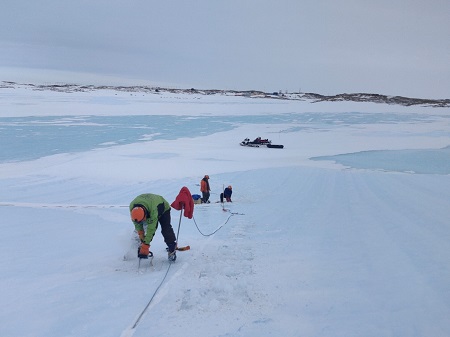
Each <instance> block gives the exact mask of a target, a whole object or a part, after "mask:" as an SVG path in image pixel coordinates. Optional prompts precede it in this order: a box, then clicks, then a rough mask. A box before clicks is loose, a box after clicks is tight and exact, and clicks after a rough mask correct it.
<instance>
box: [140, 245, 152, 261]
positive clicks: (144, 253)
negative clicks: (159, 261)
mask: <svg viewBox="0 0 450 337" xmlns="http://www.w3.org/2000/svg"><path fill="white" fill-rule="evenodd" d="M149 255H150V245H148V244H146V243H142V245H141V247H140V248H139V251H138V258H140V259H148V256H149Z"/></svg>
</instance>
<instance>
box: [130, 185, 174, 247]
mask: <svg viewBox="0 0 450 337" xmlns="http://www.w3.org/2000/svg"><path fill="white" fill-rule="evenodd" d="M136 206H142V207H144V208H145V210H146V215H147V219H146V220H145V223H146V224H147V232H146V233H145V239H144V242H145V243H146V244H150V242H151V241H152V239H153V236H154V235H155V232H156V228H157V227H158V220H159V218H160V217H161V215H163V213H165V212H166V211H168V210H170V205H169V203H168V202H167V201H166V199H164V198H163V197H162V196H160V195H156V194H150V193H147V194H141V195H138V196H137V197H136V198H134V200H133V201H132V202H131V203H130V212H131V210H132V209H133V208H134V207H136ZM133 224H134V227H135V228H136V230H137V231H140V230H144V224H143V223H138V222H134V221H133Z"/></svg>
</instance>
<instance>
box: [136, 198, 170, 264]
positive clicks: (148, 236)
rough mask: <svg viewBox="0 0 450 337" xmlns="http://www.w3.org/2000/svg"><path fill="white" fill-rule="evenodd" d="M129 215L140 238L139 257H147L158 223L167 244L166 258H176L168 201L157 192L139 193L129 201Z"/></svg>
mask: <svg viewBox="0 0 450 337" xmlns="http://www.w3.org/2000/svg"><path fill="white" fill-rule="evenodd" d="M130 215H131V220H132V221H133V224H134V227H135V229H136V231H137V233H138V235H139V239H140V240H141V246H140V248H139V252H138V257H139V258H141V259H146V258H148V256H149V254H150V243H151V242H152V240H153V236H154V235H155V232H156V229H157V228H158V223H159V224H160V225H161V234H162V236H163V238H164V242H165V243H166V245H167V251H168V254H169V255H168V258H169V260H170V261H175V260H176V258H177V255H176V248H177V242H176V237H175V233H174V231H173V228H172V225H171V220H170V205H169V203H168V202H167V201H166V200H165V199H164V198H163V197H162V196H160V195H157V194H150V193H147V194H141V195H139V196H137V197H136V198H134V200H133V201H132V202H131V203H130Z"/></svg>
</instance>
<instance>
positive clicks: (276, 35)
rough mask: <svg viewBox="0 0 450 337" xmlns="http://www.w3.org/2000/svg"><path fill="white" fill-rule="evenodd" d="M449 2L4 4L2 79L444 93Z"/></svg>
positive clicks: (100, 0) (449, 51)
mask: <svg viewBox="0 0 450 337" xmlns="http://www.w3.org/2000/svg"><path fill="white" fill-rule="evenodd" d="M448 13H450V2H448V1H446V0H433V1H418V0H412V1H411V0H408V1H406V0H400V1H386V0H381V1H356V0H343V1H332V0H319V1H312V0H306V1H297V0H285V1H267V0H259V1H256V0H249V1H236V0H231V1H206V0H201V1H196V0H193V1H181V0H172V1H144V0H134V1H118V0H107V1H106V0H97V1H85V0H81V1H76V2H72V1H56V0H43V1H39V2H29V1H24V0H18V1H16V0H3V1H2V11H1V12H0V48H1V50H2V52H1V54H0V80H12V81H38V82H71V83H74V82H75V83H83V84H125V85H127V84H149V85H159V86H171V87H179V88H190V87H196V88H202V89H235V90H263V91H267V92H270V91H279V90H282V91H289V92H297V91H302V92H318V93H322V94H338V93H343V92H370V93H380V94H388V95H404V96H410V97H420V98H448V97H449V89H450V66H449V62H448V60H449V59H450V43H449V39H448V36H449V33H450V20H448Z"/></svg>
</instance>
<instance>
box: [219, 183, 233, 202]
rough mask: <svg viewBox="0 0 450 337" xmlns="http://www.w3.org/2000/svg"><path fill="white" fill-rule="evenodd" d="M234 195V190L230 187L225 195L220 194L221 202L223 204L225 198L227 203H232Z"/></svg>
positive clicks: (225, 191) (224, 192)
mask: <svg viewBox="0 0 450 337" xmlns="http://www.w3.org/2000/svg"><path fill="white" fill-rule="evenodd" d="M232 194H233V188H232V187H231V185H230V186H228V187H227V188H226V189H225V190H224V191H223V193H220V202H223V199H224V198H225V200H226V201H227V202H232V201H231V195H232Z"/></svg>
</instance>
